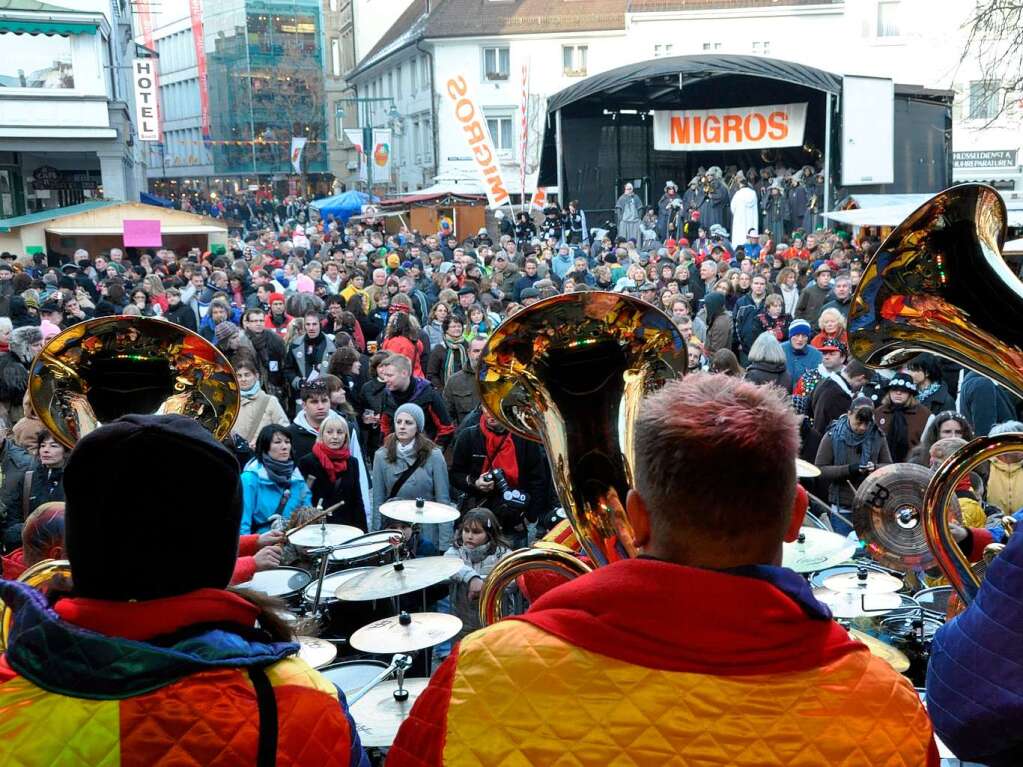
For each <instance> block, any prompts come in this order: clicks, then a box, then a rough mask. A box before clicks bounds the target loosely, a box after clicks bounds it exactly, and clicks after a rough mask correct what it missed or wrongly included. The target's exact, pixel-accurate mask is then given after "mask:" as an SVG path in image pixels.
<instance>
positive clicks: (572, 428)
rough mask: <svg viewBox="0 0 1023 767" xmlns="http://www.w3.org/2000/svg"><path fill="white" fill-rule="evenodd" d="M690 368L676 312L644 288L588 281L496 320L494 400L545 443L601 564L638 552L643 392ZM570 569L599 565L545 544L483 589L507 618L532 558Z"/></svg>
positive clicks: (505, 415)
mask: <svg viewBox="0 0 1023 767" xmlns="http://www.w3.org/2000/svg"><path fill="white" fill-rule="evenodd" d="M685 371H686V345H685V342H684V341H683V339H682V336H681V334H680V333H679V331H678V329H677V328H676V327H675V325H674V323H673V322H672V321H671V318H670V317H668V316H667V315H666V314H664V312H662V311H661V310H660V309H657V308H656V307H654V306H652V305H651V304H648V303H647V302H645V301H641V300H640V299H638V298H633V297H630V296H624V295H620V294H617V293H605V292H600V291H587V292H583V293H570V294H566V295H559V296H554V297H552V298H548V299H546V300H544V301H540V302H539V303H537V304H534V305H533V306H530V307H529V308H528V309H525V310H523V311H521V312H519V313H517V314H515V315H513V316H512V317H510V318H509V319H507V320H505V321H504V322H503V323H502V324H501V325H500V326H499V327H498V328H497V330H495V331H494V333H493V335H492V336H491V337H490V339H489V341H488V342H487V345H486V346H485V347H484V349H483V352H482V354H481V356H480V361H479V371H478V380H477V385H478V388H479V393H480V399H481V401H482V403H483V405H484V407H485V408H486V409H487V410H488V411H489V412H490V413H492V414H493V415H494V417H495V418H497V419H498V420H499V421H501V423H502V424H504V426H505V427H506V428H507V429H508V430H509V431H511V432H512V433H514V434H517V435H519V436H520V437H524V438H525V439H529V440H533V441H535V442H542V443H543V445H544V447H545V449H546V453H547V458H548V461H549V463H550V467H551V472H552V474H553V479H554V486H555V488H556V489H557V491H558V495H559V496H560V499H561V502H562V505H563V507H564V509H565V513H566V516H567V517H568V521H569V523H570V524H571V526H572V528H573V530H574V532H575V535H576V538H577V539H578V540H579V542H580V543H581V545H582V547H583V553H585V554H586V555H587V557H588V558H589V559H590V561H591V562H592V563H593V564H594V565H595V566H601V565H606V564H609V563H611V562H614V561H616V560H619V559H626V558H630V557H634V556H636V546H635V542H634V540H633V534H632V526H631V525H630V524H629V521H628V519H627V518H626V516H625V496H626V494H627V493H628V491H629V488H630V487H631V486H632V465H633V456H632V447H633V445H632V437H633V431H634V424H635V421H636V418H637V416H638V415H639V407H640V402H641V400H642V398H643V396H644V395H645V394H646V393H647V392H650V391H653V390H655V389H658V388H660V387H661V386H663V385H664V383H665V382H667V381H669V380H671V379H674V378H676V377H678V376H681V375H683V374H684V373H685ZM537 568H539V569H548V570H554V571H557V572H560V573H562V574H564V575H567V576H569V577H575V576H577V575H581V574H584V573H586V572H588V571H589V570H590V569H591V567H590V565H588V564H587V563H586V562H584V561H583V560H581V559H580V558H579V557H578V556H576V555H575V553H574V552H571V551H570V550H567V549H565V548H564V547H560V546H557V545H555V544H545V543H540V544H537V545H536V546H534V547H533V548H531V549H520V550H519V551H516V552H514V553H513V554H511V555H509V556H508V557H506V558H505V559H503V560H501V562H500V563H498V565H497V567H495V568H494V570H493V571H492V572H491V574H490V575H489V576H488V577H487V579H486V581H485V583H484V585H483V591H482V593H481V594H480V618H481V621H482V623H483V624H484V625H486V624H489V623H493V622H494V621H496V620H499V619H500V618H501V597H502V593H503V591H504V588H505V586H506V585H507V584H508V583H509V582H510V581H511V580H513V579H514V578H515V577H517V576H518V575H519V574H521V573H523V572H525V571H527V570H531V569H537Z"/></svg>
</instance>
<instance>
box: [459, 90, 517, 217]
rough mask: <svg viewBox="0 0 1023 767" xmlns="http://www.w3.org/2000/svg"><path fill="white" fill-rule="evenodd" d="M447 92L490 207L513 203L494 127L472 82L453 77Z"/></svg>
mask: <svg viewBox="0 0 1023 767" xmlns="http://www.w3.org/2000/svg"><path fill="white" fill-rule="evenodd" d="M445 93H446V94H447V97H448V102H449V103H450V104H451V111H452V113H453V114H454V116H455V123H456V124H457V125H458V126H459V127H460V128H461V129H462V135H463V136H464V137H465V141H466V143H467V144H468V145H469V152H470V153H471V154H472V162H473V165H474V166H475V167H476V171H477V172H478V173H479V176H480V181H481V182H482V184H483V189H484V190H485V191H486V193H487V200H488V202H489V203H490V207H491V208H500V207H501V206H502V205H504V204H505V203H508V204H511V199H510V198H509V196H508V190H507V188H506V186H505V183H504V179H503V178H502V177H501V162H500V160H498V157H497V150H496V149H494V141H493V139H492V138H491V137H490V129H489V128H488V127H487V121H486V118H485V117H484V116H483V113H482V112H481V111H480V109H479V106H478V105H477V103H476V99H475V98H473V95H472V93H471V92H470V89H469V82H468V81H467V80H466V78H465V76H464V75H458V76H457V77H452V78H451V79H450V80H448V82H447V86H446V88H445Z"/></svg>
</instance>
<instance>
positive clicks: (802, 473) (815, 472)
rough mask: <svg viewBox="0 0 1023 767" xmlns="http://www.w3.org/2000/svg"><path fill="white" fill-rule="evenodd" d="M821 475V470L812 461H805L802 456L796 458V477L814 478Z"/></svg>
mask: <svg viewBox="0 0 1023 767" xmlns="http://www.w3.org/2000/svg"><path fill="white" fill-rule="evenodd" d="M820 475H821V470H820V469H818V468H817V467H816V466H814V465H813V464H812V463H810V462H809V461H804V460H803V459H802V458H797V459H796V479H812V478H813V477H819V476H820Z"/></svg>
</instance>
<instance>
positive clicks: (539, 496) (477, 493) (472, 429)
mask: <svg viewBox="0 0 1023 767" xmlns="http://www.w3.org/2000/svg"><path fill="white" fill-rule="evenodd" d="M543 461H544V455H543V450H542V448H541V447H540V446H539V445H538V444H536V443H535V442H530V441H529V440H525V439H522V438H521V437H519V436H517V435H515V434H512V433H510V432H509V431H507V430H506V429H505V428H504V426H503V425H502V424H501V423H500V421H498V420H497V419H496V418H494V417H493V416H492V415H490V414H489V413H483V415H482V417H481V418H480V420H479V423H478V424H476V425H474V426H469V427H467V428H465V429H464V430H463V431H462V432H461V433H460V434H459V435H458V439H456V440H455V449H454V455H453V460H452V462H451V484H452V486H453V487H455V488H456V489H458V490H460V491H461V492H463V493H465V501H464V502H463V504H462V507H463V508H467V509H468V508H473V507H475V506H484V507H486V508H488V509H490V510H491V511H493V512H494V514H496V515H497V519H498V521H499V522H500V523H501V530H502V531H503V532H504V534H505V535H506V536H507V537H508V539H509V540H510V541H511V543H512V546H513V548H520V547H522V546H525V545H526V539H527V529H526V523H527V522H536V521H537V520H538V519H539V518H540V515H541V514H542V513H543V512H544V511H546V509H545V508H544V505H545V501H546V498H547V487H546V483H545V477H546V474H545V473H544V467H543ZM496 469H500V470H501V471H502V472H503V473H504V480H505V482H506V483H507V485H508V489H509V491H519V492H520V493H524V494H525V497H524V498H522V497H521V496H519V498H518V499H517V500H516V499H515V498H513V497H509V493H508V492H502V484H503V483H501V482H499V481H497V478H496V477H495V476H494V475H493V472H494V470H496ZM466 504H468V505H466Z"/></svg>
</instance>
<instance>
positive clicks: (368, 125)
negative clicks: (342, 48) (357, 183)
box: [334, 96, 401, 195]
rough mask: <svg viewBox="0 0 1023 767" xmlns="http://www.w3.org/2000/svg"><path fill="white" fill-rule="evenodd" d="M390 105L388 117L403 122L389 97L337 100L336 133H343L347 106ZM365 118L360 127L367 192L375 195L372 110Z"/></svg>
mask: <svg viewBox="0 0 1023 767" xmlns="http://www.w3.org/2000/svg"><path fill="white" fill-rule="evenodd" d="M381 102H383V103H386V104H388V105H389V106H388V108H387V117H388V118H389V119H390V120H391V122H392V123H397V122H400V121H401V112H399V111H398V105H397V104H395V103H394V99H393V98H391V97H389V96H387V97H382V98H370V97H367V96H350V97H348V98H343V99H337V100H336V101H335V102H334V119H335V121H336V125H335V132H336V133H338V134H341V133H342V130H341V128H342V123H341V121H342V120H343V119H344V117H345V108H344V105H345V104H355V105H359V104H379V103H381ZM363 116H364V117H365V124H363V125H362V126H360V127H361V128H362V151H363V153H364V154H366V191H367V192H369V193H370V195H372V194H373V163H372V161H371V160H372V158H371V157H370V156H369V154H368V153H369V152H372V150H373V128H374V127H375V126H374V125H373V117H372V114H371V110H370V109H365V110H363Z"/></svg>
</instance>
